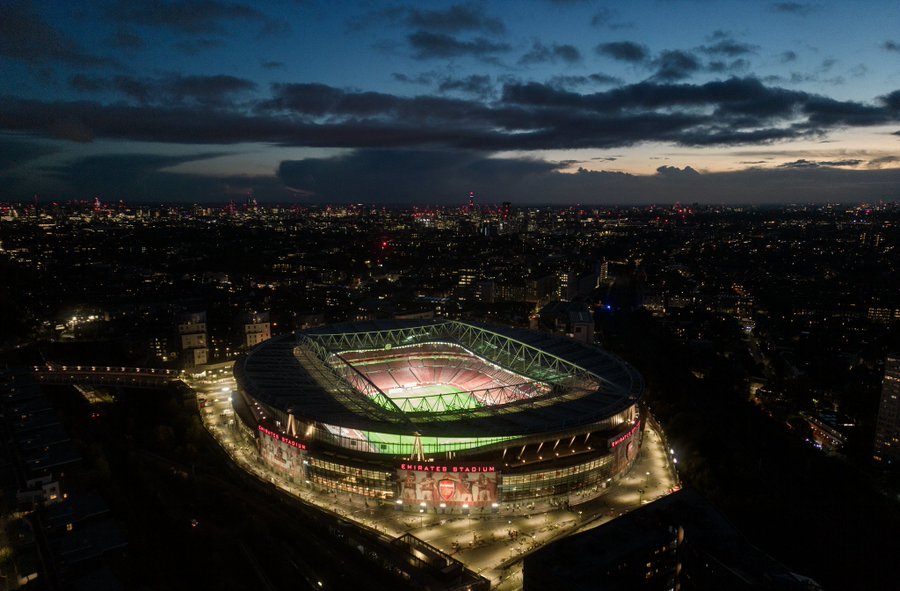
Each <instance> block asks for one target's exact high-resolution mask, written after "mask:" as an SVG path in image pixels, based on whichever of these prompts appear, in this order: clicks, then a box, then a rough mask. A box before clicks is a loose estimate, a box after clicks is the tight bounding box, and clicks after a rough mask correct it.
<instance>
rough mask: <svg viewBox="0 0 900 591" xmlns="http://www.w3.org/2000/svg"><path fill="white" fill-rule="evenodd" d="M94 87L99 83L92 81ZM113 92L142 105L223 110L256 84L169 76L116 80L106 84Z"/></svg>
mask: <svg viewBox="0 0 900 591" xmlns="http://www.w3.org/2000/svg"><path fill="white" fill-rule="evenodd" d="M92 82H93V83H94V85H95V86H96V85H97V84H98V83H99V81H98V80H96V79H95V80H93V81H92ZM108 86H109V87H110V88H112V89H113V90H115V91H116V92H118V93H120V94H123V95H125V96H127V97H129V98H132V99H134V100H135V101H137V102H139V103H143V104H151V103H152V104H175V105H178V104H184V103H196V104H202V105H205V106H225V105H227V104H229V102H230V100H231V99H232V97H233V95H235V94H238V93H242V92H247V91H251V90H253V89H255V88H256V84H255V83H253V82H251V81H249V80H245V79H243V78H236V77H234V76H226V75H217V76H170V77H168V78H135V77H133V76H115V77H114V78H113V79H112V81H111V82H110V83H109V84H108Z"/></svg>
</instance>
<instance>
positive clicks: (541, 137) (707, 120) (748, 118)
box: [0, 0, 900, 204]
mask: <svg viewBox="0 0 900 591" xmlns="http://www.w3.org/2000/svg"><path fill="white" fill-rule="evenodd" d="M251 191H252V194H253V195H254V196H255V197H256V199H257V200H258V201H280V202H290V203H323V202H331V203H337V202H368V203H418V204H428V203H462V202H464V201H465V199H466V195H468V193H469V191H474V192H475V193H476V195H478V197H479V199H480V200H481V201H483V202H491V203H496V202H500V201H512V202H513V203H520V204H525V203H560V204H561V203H586V204H592V203H597V204H600V203H607V204H631V203H636V204H645V203H671V202H674V201H681V202H685V203H693V202H701V203H735V202H741V203H749V202H752V203H776V202H788V201H789V202H813V201H815V202H822V201H844V202H849V201H860V200H864V201H866V200H878V199H892V200H893V199H897V198H900V3H898V2H897V1H896V0H884V1H876V0H866V1H865V2H838V1H827V0H826V1H819V2H811V3H806V2H764V1H748V0H735V1H713V0H649V1H645V2H642V1H633V2H628V3H625V2H590V1H578V0H556V1H551V0H545V1H537V0H531V1H528V0H520V1H509V2H500V1H498V2H490V3H488V2H463V3H454V2H410V3H405V4H404V3H387V2H376V1H359V2H351V1H341V0H332V1H317V0H309V1H290V0H284V1H282V2H257V3H241V2H228V1H219V0H199V1H196V2H178V1H166V0H147V1H137V0H118V1H116V0H109V1H94V2H75V1H72V0H68V1H60V2H56V1H49V0H48V1H46V2H12V3H10V2H8V1H7V0H0V200H29V201H30V200H31V199H33V197H34V195H38V197H39V199H40V200H41V201H43V202H47V201H53V200H64V199H92V198H93V197H95V196H98V197H100V198H101V199H103V200H105V201H118V200H120V199H121V200H124V201H125V202H142V201H152V202H161V201H184V202H209V201H218V202H221V201H228V200H230V199H234V200H241V199H245V198H246V197H247V196H248V195H249V194H250V192H251Z"/></svg>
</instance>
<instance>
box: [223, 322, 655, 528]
mask: <svg viewBox="0 0 900 591" xmlns="http://www.w3.org/2000/svg"><path fill="white" fill-rule="evenodd" d="M234 377H235V380H236V386H237V388H236V389H237V392H236V393H235V396H234V408H235V410H236V412H237V414H238V416H239V417H240V420H239V421H238V422H237V427H238V428H241V429H244V430H245V435H247V436H250V437H253V438H254V439H255V441H256V445H257V448H258V450H259V457H260V459H261V461H262V462H263V463H264V464H266V466H267V467H268V468H270V469H272V470H274V471H275V472H277V473H279V474H281V475H282V476H283V477H284V478H285V479H287V480H288V481H289V482H291V483H294V484H296V485H298V486H300V487H308V488H311V489H314V490H319V491H330V492H333V493H336V494H337V496H338V497H339V498H345V499H347V503H348V504H351V505H353V504H356V505H361V504H363V503H365V504H366V506H368V505H369V503H372V504H373V505H376V504H381V505H386V506H393V507H395V509H397V510H400V511H407V512H411V513H416V512H424V511H428V512H433V513H437V514H458V515H462V514H465V515H468V514H469V513H475V512H477V513H487V514H490V513H499V514H503V515H516V514H530V513H534V512H539V511H545V510H547V509H548V508H553V507H571V506H575V505H578V504H580V503H585V502H587V501H589V500H591V499H594V498H596V497H598V496H600V495H602V494H603V493H604V492H606V490H607V489H608V488H609V486H610V485H611V484H612V483H614V482H615V481H617V480H618V479H619V478H621V477H622V476H623V475H625V474H626V473H627V472H628V470H629V468H630V467H631V465H632V464H633V462H634V461H635V458H636V457H637V455H638V452H639V450H640V445H641V440H642V434H643V430H644V429H643V427H644V423H645V421H643V420H642V415H643V410H642V408H641V397H642V394H643V381H642V379H641V377H640V376H639V375H638V373H637V372H636V371H635V370H634V369H633V368H632V367H631V366H629V365H628V364H627V363H625V362H624V361H622V360H621V359H619V358H617V357H615V356H613V355H611V354H609V353H607V352H604V351H602V350H600V349H598V348H596V347H591V346H587V345H583V344H580V343H577V342H574V341H572V340H570V339H566V338H562V337H557V336H552V335H548V334H544V333H538V332H532V331H528V330H523V329H512V328H504V327H499V326H492V325H487V324H480V323H474V322H459V321H453V320H425V321H422V320H417V321H400V320H395V321H371V322H362V323H348V324H340V325H331V326H324V327H319V328H316V329H312V330H308V331H303V332H297V333H293V334H289V335H284V336H281V337H277V338H274V339H271V340H269V341H266V342H264V343H262V344H260V345H259V346H257V347H256V348H255V349H253V350H251V351H250V352H248V353H247V354H245V355H244V356H243V357H241V358H240V359H239V360H238V361H237V362H236V363H235V366H234ZM339 493H347V494H339Z"/></svg>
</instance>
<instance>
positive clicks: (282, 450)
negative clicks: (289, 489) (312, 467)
mask: <svg viewBox="0 0 900 591" xmlns="http://www.w3.org/2000/svg"><path fill="white" fill-rule="evenodd" d="M259 454H260V456H261V457H262V459H263V461H264V462H265V463H267V464H269V465H270V466H272V467H273V468H275V469H276V470H278V471H280V472H284V473H285V474H287V475H288V476H293V477H294V478H298V479H300V480H301V481H302V480H305V478H306V476H305V475H304V467H303V460H304V459H306V446H305V445H303V444H302V443H299V442H297V441H294V440H292V439H287V438H285V437H282V436H281V435H279V434H278V433H275V432H274V431H270V430H269V429H266V428H265V427H259Z"/></svg>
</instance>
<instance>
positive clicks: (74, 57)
mask: <svg viewBox="0 0 900 591" xmlns="http://www.w3.org/2000/svg"><path fill="white" fill-rule="evenodd" d="M0 56H6V57H9V58H12V59H15V60H21V61H24V62H28V63H32V64H34V63H41V62H48V61H55V62H62V63H64V64H68V65H69V66H75V67H102V66H118V62H117V61H116V60H114V59H112V58H108V57H103V56H98V55H94V54H91V53H89V52H87V51H85V50H84V48H82V47H81V46H80V45H79V44H78V43H77V42H75V41H74V40H73V39H71V38H69V37H68V36H67V35H66V34H65V33H64V32H62V31H58V30H56V29H54V28H53V27H51V26H50V25H48V24H47V23H46V22H45V21H44V20H43V19H42V18H41V17H40V15H39V14H38V13H37V12H36V11H35V10H34V9H33V8H32V6H31V5H30V4H28V3H25V2H14V3H12V4H10V5H7V6H5V7H3V8H2V16H0Z"/></svg>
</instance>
